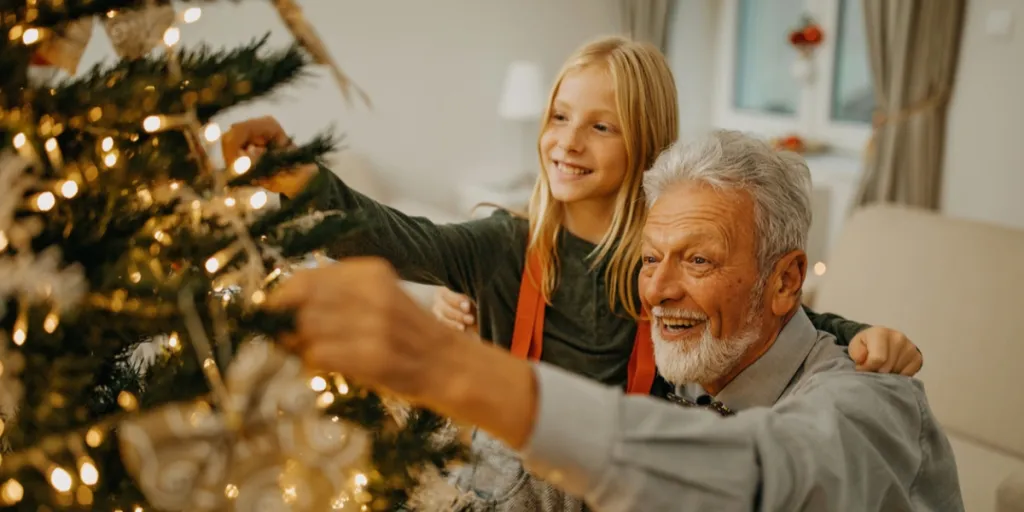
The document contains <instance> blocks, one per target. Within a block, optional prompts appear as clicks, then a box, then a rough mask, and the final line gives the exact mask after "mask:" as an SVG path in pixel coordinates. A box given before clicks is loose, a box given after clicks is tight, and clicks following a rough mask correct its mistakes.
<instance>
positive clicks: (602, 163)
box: [540, 65, 626, 203]
mask: <svg viewBox="0 0 1024 512" xmlns="http://www.w3.org/2000/svg"><path fill="white" fill-rule="evenodd" d="M540 152H541V162H542V163H543V166H544V172H545V174H546V176H547V178H548V183H549V184H550V187H551V195H552V196H553V197H554V198H555V199H556V200H558V201H561V202H563V203H572V202H576V201H587V200H608V201H614V199H615V196H616V194H617V193H618V191H619V188H620V187H621V186H622V182H623V180H624V179H625V177H626V144H625V140H624V139H623V138H622V126H620V125H619V112H618V108H617V107H616V104H615V86H614V84H613V80H612V77H611V75H610V74H609V73H608V71H607V69H606V68H604V67H603V66H596V65H591V66H585V67H583V68H580V69H577V70H574V71H570V72H569V73H567V74H566V75H565V77H564V78H563V79H562V83H561V84H560V85H559V87H558V91H557V92H556V93H555V98H554V102H553V104H552V106H551V117H550V118H549V119H548V120H547V124H546V125H545V127H544V130H543V132H541V137H540Z"/></svg>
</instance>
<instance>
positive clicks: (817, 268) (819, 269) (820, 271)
mask: <svg viewBox="0 0 1024 512" xmlns="http://www.w3.org/2000/svg"><path fill="white" fill-rule="evenodd" d="M826 270H828V268H827V267H825V263H824V262H821V261H819V262H817V263H815V264H814V275H816V276H823V275H825V271H826Z"/></svg>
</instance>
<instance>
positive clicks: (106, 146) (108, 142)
mask: <svg viewBox="0 0 1024 512" xmlns="http://www.w3.org/2000/svg"><path fill="white" fill-rule="evenodd" d="M100 149H102V150H103V151H110V150H112V149H114V138H113V137H104V138H103V142H101V143H100Z"/></svg>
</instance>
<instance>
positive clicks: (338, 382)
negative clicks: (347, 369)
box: [332, 373, 348, 395]
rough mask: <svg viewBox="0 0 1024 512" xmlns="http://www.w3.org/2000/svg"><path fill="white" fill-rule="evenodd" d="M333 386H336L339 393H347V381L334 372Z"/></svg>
mask: <svg viewBox="0 0 1024 512" xmlns="http://www.w3.org/2000/svg"><path fill="white" fill-rule="evenodd" d="M332 377H333V379H334V387H335V388H337V390H338V394H339V395H347V394H348V382H345V378H344V377H342V376H341V375H338V374H337V373H335V374H334V375H333V376H332Z"/></svg>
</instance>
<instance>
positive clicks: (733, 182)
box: [644, 130, 811, 277]
mask: <svg viewBox="0 0 1024 512" xmlns="http://www.w3.org/2000/svg"><path fill="white" fill-rule="evenodd" d="M681 182H696V183H703V184H706V185H710V186H712V187H714V188H716V189H719V190H722V189H739V190H746V191H747V192H749V193H750V195H751V197H752V198H753V200H754V222H755V228H756V236H757V240H756V245H755V246H756V250H757V261H758V264H759V266H760V271H761V275H762V277H767V275H768V274H769V273H770V272H771V269H772V267H773V266H774V265H775V263H776V262H777V261H778V260H779V258H781V257H782V256H783V255H784V254H786V253H788V252H790V251H793V250H796V249H800V250H804V249H805V248H806V246H807V233H808V231H810V229H811V173H810V171H809V170H808V169H807V163H806V162H805V161H804V159H803V158H802V157H800V156H799V155H797V154H795V153H790V152H783V151H777V150H776V149H774V148H773V147H771V146H770V145H769V144H768V143H766V142H764V141H763V140H760V139H757V138H754V137H751V136H748V135H744V134H743V133H740V132H734V131H724V130H723V131H715V132H713V133H711V134H710V135H708V136H706V137H704V138H701V139H699V140H695V141H693V142H690V143H689V144H682V143H679V142H677V143H675V144H673V145H672V147H670V148H668V149H666V150H665V151H664V152H663V153H662V154H661V155H660V156H659V157H658V159H657V161H655V162H654V166H653V167H652V168H651V169H650V170H649V171H647V172H646V173H644V192H645V194H646V196H647V206H648V208H650V207H651V206H653V205H654V203H655V202H657V201H658V197H659V196H661V194H662V192H664V191H665V190H666V189H667V188H669V187H671V186H673V185H675V184H677V183H681Z"/></svg>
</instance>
